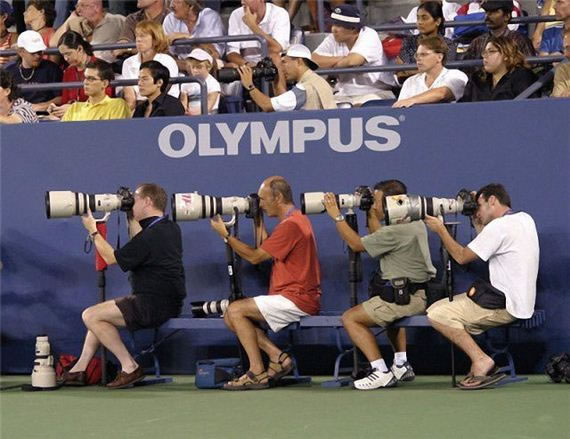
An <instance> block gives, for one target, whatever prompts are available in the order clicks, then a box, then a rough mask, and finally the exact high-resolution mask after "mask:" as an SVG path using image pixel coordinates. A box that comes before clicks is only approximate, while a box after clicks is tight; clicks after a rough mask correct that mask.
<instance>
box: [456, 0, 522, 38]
mask: <svg viewBox="0 0 570 439" xmlns="http://www.w3.org/2000/svg"><path fill="white" fill-rule="evenodd" d="M486 1H488V0H476V1H472V2H468V3H465V4H463V5H462V6H461V7H460V8H459V9H457V15H472V14H478V13H481V12H485V9H484V8H483V7H482V5H483V3H485V2H486ZM522 15H523V10H522V6H521V4H520V3H519V2H518V1H517V0H513V9H512V12H511V18H517V17H521V16H522ZM475 17H476V16H474V17H473V18H475ZM508 28H509V30H512V31H513V32H514V31H516V30H518V28H519V25H518V24H509V25H508Z"/></svg>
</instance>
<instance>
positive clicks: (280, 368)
mask: <svg viewBox="0 0 570 439" xmlns="http://www.w3.org/2000/svg"><path fill="white" fill-rule="evenodd" d="M287 359H289V360H291V363H290V364H289V366H285V365H284V364H283V363H284V362H285V360H287ZM294 367H295V365H294V363H293V359H292V358H291V356H290V355H289V354H288V353H287V352H281V354H280V355H279V358H278V359H277V362H274V361H269V367H268V368H269V369H271V370H272V371H273V372H275V373H274V374H273V375H269V379H270V380H271V381H273V382H275V381H279V380H280V379H281V378H283V377H284V376H285V375H288V374H289V373H290V372H291V371H292V370H293V369H294Z"/></svg>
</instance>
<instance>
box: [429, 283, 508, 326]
mask: <svg viewBox="0 0 570 439" xmlns="http://www.w3.org/2000/svg"><path fill="white" fill-rule="evenodd" d="M427 315H428V318H429V319H430V320H434V321H436V322H438V323H440V324H442V325H445V326H449V327H451V328H456V329H464V330H465V331H467V332H468V333H469V334H473V335H477V334H481V333H483V332H485V331H486V330H487V329H490V328H495V327H497V326H501V325H506V324H508V323H511V322H513V321H515V320H516V318H515V317H513V316H512V315H510V314H509V313H508V312H507V310H506V309H486V308H482V307H480V306H479V305H477V304H476V303H475V302H473V301H472V300H471V299H470V298H469V297H467V293H463V294H459V295H457V296H455V297H454V298H453V301H452V302H450V301H449V299H442V300H438V301H437V302H435V303H434V304H433V305H432V306H430V307H429V308H428V310H427Z"/></svg>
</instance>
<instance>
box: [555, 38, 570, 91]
mask: <svg viewBox="0 0 570 439" xmlns="http://www.w3.org/2000/svg"><path fill="white" fill-rule="evenodd" d="M564 56H565V57H566V59H568V61H570V32H567V33H566V34H564ZM552 96H553V97H556V98H570V62H566V63H564V64H563V63H560V64H558V66H556V70H555V71H554V89H553V90H552Z"/></svg>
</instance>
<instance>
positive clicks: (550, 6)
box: [532, 0, 564, 56]
mask: <svg viewBox="0 0 570 439" xmlns="http://www.w3.org/2000/svg"><path fill="white" fill-rule="evenodd" d="M555 1H556V0H546V1H545V2H544V5H543V7H542V12H541V14H540V15H556V11H555V10H554V3H555ZM563 34H564V23H562V22H561V21H554V22H548V23H545V22H542V23H537V24H536V28H535V30H534V33H533V34H532V45H533V46H534V48H535V50H537V51H538V54H539V55H540V56H548V55H560V54H562V53H563V52H564V48H563V43H562V36H563Z"/></svg>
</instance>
